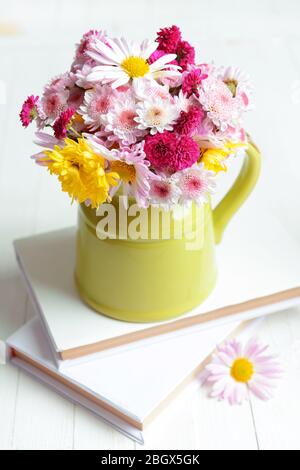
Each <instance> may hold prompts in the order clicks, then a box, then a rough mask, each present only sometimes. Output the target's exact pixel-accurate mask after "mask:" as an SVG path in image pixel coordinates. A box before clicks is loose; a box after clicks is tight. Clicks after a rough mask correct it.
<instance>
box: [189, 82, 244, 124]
mask: <svg viewBox="0 0 300 470" xmlns="http://www.w3.org/2000/svg"><path fill="white" fill-rule="evenodd" d="M198 99H199V101H200V103H201V105H202V107H203V109H204V110H205V111H206V112H207V116H208V117H209V118H210V119H211V121H212V122H213V123H214V124H215V125H216V126H217V127H218V128H219V129H220V130H221V131H224V130H225V129H226V128H227V127H228V126H232V127H236V125H237V124H238V123H239V118H240V115H241V112H242V107H243V104H242V100H241V99H240V98H238V97H233V95H232V93H231V91H230V90H229V88H228V87H227V86H226V85H225V83H224V82H223V81H222V80H220V79H217V78H215V77H209V78H207V79H205V80H203V82H202V84H201V87H200V88H199V98H198Z"/></svg>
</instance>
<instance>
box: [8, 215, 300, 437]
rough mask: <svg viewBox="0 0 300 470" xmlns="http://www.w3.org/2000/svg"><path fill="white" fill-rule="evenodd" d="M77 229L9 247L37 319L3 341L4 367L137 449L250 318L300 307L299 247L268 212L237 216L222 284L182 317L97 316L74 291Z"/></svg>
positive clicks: (225, 247) (221, 259)
mask: <svg viewBox="0 0 300 470" xmlns="http://www.w3.org/2000/svg"><path fill="white" fill-rule="evenodd" d="M75 238H76V230H75V228H70V229H64V230H60V231H56V232H51V233H46V234H42V235H37V236H33V237H30V238H27V239H22V240H18V241H16V242H15V249H16V255H17V260H18V263H19V266H20V270H21V272H22V275H23V277H24V280H25V283H26V286H27V288H28V292H29V296H30V299H31V301H32V302H33V304H34V305H35V308H36V312H37V316H36V318H34V319H33V320H31V321H30V322H29V323H27V324H26V325H24V326H23V327H22V328H21V329H20V330H18V331H17V332H16V333H15V334H14V335H13V336H11V337H10V338H9V339H8V340H7V346H8V347H7V351H8V359H9V361H10V362H11V363H13V364H15V365H16V366H18V367H20V368H22V369H23V370H24V371H26V372H27V373H29V374H31V375H33V376H35V377H36V378H37V379H38V380H40V381H42V382H44V383H46V384H48V385H49V387H52V388H53V389H55V390H56V391H57V392H58V393H60V394H62V395H63V396H65V397H67V398H68V399H70V400H72V401H73V402H74V403H77V404H80V405H82V406H84V407H86V408H88V409H89V410H90V411H91V412H93V413H95V414H96V415H97V416H99V417H100V418H101V419H103V420H105V421H106V422H109V423H110V424H111V425H112V426H114V427H115V428H116V429H118V430H119V431H121V432H123V433H124V434H126V435H127V436H129V437H131V438H132V439H135V440H137V441H138V442H141V443H142V442H143V439H144V438H143V433H144V430H145V428H146V427H147V425H148V424H149V423H150V422H151V421H153V419H154V418H155V416H156V415H157V414H158V412H159V411H160V410H161V409H162V408H163V407H164V406H165V405H167V404H168V403H169V401H170V400H171V399H172V398H174V397H175V396H176V394H177V393H178V392H179V391H180V390H181V389H182V388H183V386H185V385H186V384H187V383H189V382H191V381H192V380H194V379H197V377H198V376H199V374H200V372H201V371H202V370H203V368H204V366H205V363H206V361H207V360H208V358H209V356H210V355H211V353H212V352H213V350H214V348H215V346H216V344H218V343H220V342H222V341H223V340H224V339H226V338H227V337H229V336H230V335H231V336H232V335H238V334H240V332H241V331H244V333H243V334H245V331H250V330H251V328H253V322H254V320H253V319H254V318H256V317H261V316H265V315H267V314H270V313H272V312H275V311H278V310H283V309H286V308H289V307H292V306H294V305H296V304H298V303H300V265H299V263H295V262H294V260H295V259H297V257H299V255H300V248H299V244H298V243H297V241H296V240H294V239H293V238H292V237H291V236H290V235H289V234H288V233H287V231H286V230H285V228H284V226H283V224H282V223H281V222H280V220H279V219H278V218H276V217H273V216H272V215H271V214H270V212H266V211H263V210H262V209H261V210H260V211H259V210H258V209H257V208H255V210H254V211H253V212H251V207H249V208H248V210H246V211H242V212H241V214H240V215H239V217H237V220H236V221H234V222H233V223H232V227H231V228H230V235H229V236H227V237H225V240H224V242H223V243H222V244H221V246H220V248H219V249H218V253H217V255H218V267H219V277H218V283H217V286H216V288H215V290H214V292H213V293H212V294H211V296H210V297H209V298H208V299H207V300H206V301H205V302H204V303H203V304H202V305H200V306H199V307H198V308H196V309H194V310H193V311H191V312H188V313H186V314H184V315H183V316H182V317H180V318H176V319H174V320H169V321H166V322H161V323H155V324H149V323H147V324H145V323H127V322H122V321H118V320H114V319H111V318H108V317H106V316H104V315H100V314H98V313H96V312H94V311H93V310H92V309H91V308H90V307H88V306H87V305H85V304H84V303H83V302H82V301H81V299H80V298H79V295H78V293H77V291H76V287H75V283H74V279H73V278H74V275H73V272H74V265H75ZM254 323H255V322H254Z"/></svg>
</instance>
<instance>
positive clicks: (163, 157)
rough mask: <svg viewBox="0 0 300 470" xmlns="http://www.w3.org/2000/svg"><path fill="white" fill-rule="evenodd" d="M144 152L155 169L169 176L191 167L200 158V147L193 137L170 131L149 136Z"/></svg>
mask: <svg viewBox="0 0 300 470" xmlns="http://www.w3.org/2000/svg"><path fill="white" fill-rule="evenodd" d="M144 150H145V153H146V155H147V159H148V160H149V161H150V163H151V164H152V165H153V167H154V168H155V169H156V170H158V171H162V172H165V173H167V174H168V173H169V174H173V173H175V172H176V171H179V170H184V169H185V168H189V167H191V166H192V165H193V164H194V163H195V162H196V161H197V159H198V157H199V149H198V145H197V144H196V142H194V140H193V139H192V138H191V137H189V136H185V135H183V136H178V135H176V134H175V133H173V132H168V131H165V132H163V133H162V134H155V135H153V136H149V135H148V136H147V137H146V139H145V147H144Z"/></svg>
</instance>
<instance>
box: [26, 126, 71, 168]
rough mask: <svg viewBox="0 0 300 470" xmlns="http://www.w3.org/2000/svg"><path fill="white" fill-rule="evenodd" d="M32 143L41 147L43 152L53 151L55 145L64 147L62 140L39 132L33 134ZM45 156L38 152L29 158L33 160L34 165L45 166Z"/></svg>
mask: <svg viewBox="0 0 300 470" xmlns="http://www.w3.org/2000/svg"><path fill="white" fill-rule="evenodd" d="M34 143H35V144H36V145H38V146H39V147H43V149H44V150H53V149H54V147H55V145H59V146H60V147H61V148H62V147H63V146H64V142H63V140H61V139H57V138H56V137H55V136H52V135H50V134H47V133H46V132H41V131H39V132H36V133H35V139H34ZM45 156H46V155H45V154H44V152H38V153H36V154H34V155H31V158H32V159H33V160H35V163H37V164H38V165H40V166H47V163H48V162H47V161H46V160H45ZM49 161H50V160H49Z"/></svg>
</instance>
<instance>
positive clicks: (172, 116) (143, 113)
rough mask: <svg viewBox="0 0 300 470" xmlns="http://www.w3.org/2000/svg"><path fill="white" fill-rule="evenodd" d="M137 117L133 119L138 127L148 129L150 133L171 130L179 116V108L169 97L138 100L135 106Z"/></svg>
mask: <svg viewBox="0 0 300 470" xmlns="http://www.w3.org/2000/svg"><path fill="white" fill-rule="evenodd" d="M136 112H137V117H135V118H134V119H135V121H136V122H137V123H138V128H139V129H142V130H145V129H150V134H151V135H154V134H156V133H157V132H163V131H164V130H166V131H172V130H173V125H174V124H175V122H176V120H177V119H178V117H179V113H180V110H179V108H178V106H177V105H176V103H174V101H172V100H171V99H170V98H169V99H162V98H159V97H155V98H151V99H148V100H145V101H140V102H139V103H138V104H137V106H136Z"/></svg>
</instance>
